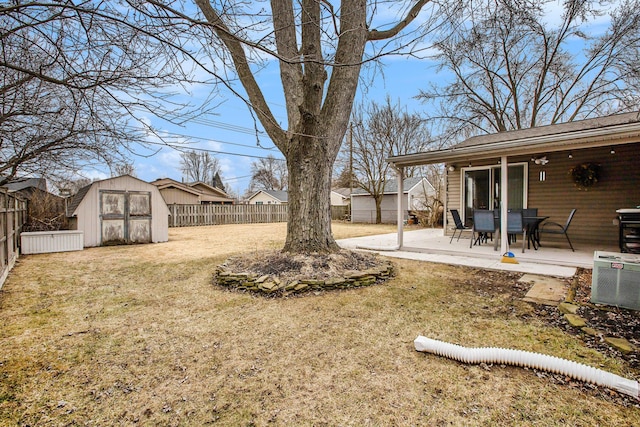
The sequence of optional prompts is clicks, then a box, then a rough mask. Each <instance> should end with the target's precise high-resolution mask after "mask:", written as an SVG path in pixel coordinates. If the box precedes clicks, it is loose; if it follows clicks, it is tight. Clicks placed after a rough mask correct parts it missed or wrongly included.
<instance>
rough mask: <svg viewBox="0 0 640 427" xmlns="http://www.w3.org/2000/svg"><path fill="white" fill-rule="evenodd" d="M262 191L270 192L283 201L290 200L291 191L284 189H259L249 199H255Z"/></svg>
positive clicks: (269, 193)
mask: <svg viewBox="0 0 640 427" xmlns="http://www.w3.org/2000/svg"><path fill="white" fill-rule="evenodd" d="M260 193H265V194H268V195H270V196H271V197H273V198H274V199H276V200H278V201H279V202H281V203H287V202H288V201H289V193H287V192H286V191H282V190H258V191H256V192H255V193H253V194H252V195H251V197H249V200H251V199H253V198H254V197H255V196H257V195H258V194H260Z"/></svg>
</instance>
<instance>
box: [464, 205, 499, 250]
mask: <svg viewBox="0 0 640 427" xmlns="http://www.w3.org/2000/svg"><path fill="white" fill-rule="evenodd" d="M495 231H496V223H495V220H494V217H493V211H489V210H484V209H481V210H474V211H473V228H472V231H471V241H470V242H469V247H470V248H471V247H473V244H474V242H477V243H478V244H480V242H481V241H482V239H483V238H485V237H486V236H487V235H489V234H493V233H495ZM476 233H478V237H476Z"/></svg>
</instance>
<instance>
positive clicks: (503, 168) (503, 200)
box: [500, 156, 509, 255]
mask: <svg viewBox="0 0 640 427" xmlns="http://www.w3.org/2000/svg"><path fill="white" fill-rule="evenodd" d="M508 171H509V163H508V158H507V156H502V157H501V158H500V255H502V254H504V253H505V252H507V251H508V250H509V235H508V234H507V212H508V205H509V200H508V198H509V191H508V188H507V183H508V182H509V179H508V176H507V174H508Z"/></svg>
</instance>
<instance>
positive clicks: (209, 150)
mask: <svg viewBox="0 0 640 427" xmlns="http://www.w3.org/2000/svg"><path fill="white" fill-rule="evenodd" d="M167 146H168V147H170V148H173V149H174V150H176V151H180V152H181V153H185V152H187V151H188V150H191V151H203V152H207V153H215V154H225V155H227V156H241V157H251V158H254V159H264V160H269V159H273V160H278V161H283V162H284V161H285V159H282V158H278V157H273V156H271V157H265V156H254V155H251V154H243V153H230V152H227V151H218V150H211V149H208V148H198V147H175V146H173V145H171V144H167Z"/></svg>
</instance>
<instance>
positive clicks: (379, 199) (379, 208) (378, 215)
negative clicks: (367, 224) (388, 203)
mask: <svg viewBox="0 0 640 427" xmlns="http://www.w3.org/2000/svg"><path fill="white" fill-rule="evenodd" d="M382 197H383V194H380V195H378V196H375V197H374V198H373V200H375V202H376V224H382Z"/></svg>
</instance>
